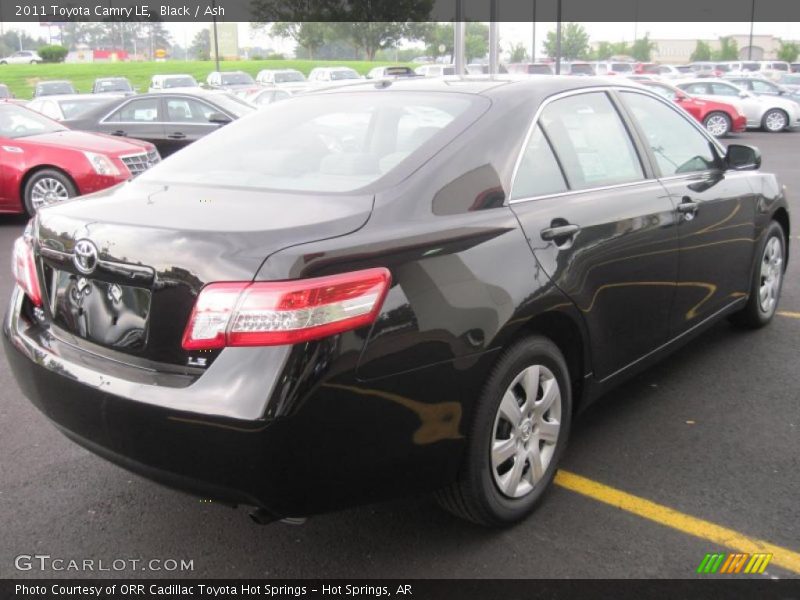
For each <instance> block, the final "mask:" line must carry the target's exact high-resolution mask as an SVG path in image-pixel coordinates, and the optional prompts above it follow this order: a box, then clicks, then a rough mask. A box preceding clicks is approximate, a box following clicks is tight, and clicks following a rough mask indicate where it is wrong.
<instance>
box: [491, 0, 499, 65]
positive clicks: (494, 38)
mask: <svg viewBox="0 0 800 600" xmlns="http://www.w3.org/2000/svg"><path fill="white" fill-rule="evenodd" d="M489 15H490V18H491V21H489V74H490V75H496V74H497V71H498V62H499V61H498V59H499V56H498V47H497V42H498V41H499V38H500V36H499V35H498V34H499V33H500V23H498V22H497V0H491V4H490V7H489Z"/></svg>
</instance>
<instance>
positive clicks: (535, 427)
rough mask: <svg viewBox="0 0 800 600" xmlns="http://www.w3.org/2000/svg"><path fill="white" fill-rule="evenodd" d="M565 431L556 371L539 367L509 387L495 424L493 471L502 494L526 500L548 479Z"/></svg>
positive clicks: (535, 366)
mask: <svg viewBox="0 0 800 600" xmlns="http://www.w3.org/2000/svg"><path fill="white" fill-rule="evenodd" d="M560 429H561V390H560V388H559V386H558V380H556V378H555V375H553V373H552V371H550V369H548V368H547V367H545V366H543V365H533V366H530V367H527V368H526V369H524V370H523V371H522V372H521V373H519V374H518V375H517V376H516V377H515V378H514V379H513V380H512V382H511V385H509V386H508V389H507V390H506V392H505V394H504V395H503V399H502V400H501V402H500V406H499V407H498V409H497V415H496V416H495V420H494V428H493V430H492V431H493V433H492V446H491V456H490V461H491V470H492V475H493V477H494V482H495V484H496V485H497V487H498V489H499V490H500V492H501V493H502V494H503V495H504V496H507V497H509V498H522V497H523V496H525V495H527V494H529V493H530V492H531V491H533V489H534V487H535V486H536V484H537V483H538V482H539V481H540V480H542V479H543V477H544V474H545V472H546V471H547V467H548V465H549V464H550V461H551V460H552V458H553V455H554V453H555V450H556V445H557V443H558V434H559V431H560Z"/></svg>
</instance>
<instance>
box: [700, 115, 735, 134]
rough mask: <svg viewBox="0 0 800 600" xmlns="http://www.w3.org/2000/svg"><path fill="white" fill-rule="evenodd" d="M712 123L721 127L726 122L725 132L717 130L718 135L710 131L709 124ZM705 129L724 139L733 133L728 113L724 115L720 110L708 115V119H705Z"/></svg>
mask: <svg viewBox="0 0 800 600" xmlns="http://www.w3.org/2000/svg"><path fill="white" fill-rule="evenodd" d="M711 122H713V123H718V124H720V125H722V123H723V122H724V123H725V129H724V131H723V130H717V132H716V133H714V132H713V131H711V130H710V129H709V123H711ZM703 127H705V128H706V131H708V132H709V133H710V134H711V135H713V136H714V137H717V138H723V137H725V136H726V135H728V134H729V133H730V132H731V127H732V123H731V118H730V117H729V116H728V115H727V114H726V113H724V112H722V111H719V110H717V111H714V112H710V113H708V114H707V115H706V118H705V119H703ZM715 129H716V128H715Z"/></svg>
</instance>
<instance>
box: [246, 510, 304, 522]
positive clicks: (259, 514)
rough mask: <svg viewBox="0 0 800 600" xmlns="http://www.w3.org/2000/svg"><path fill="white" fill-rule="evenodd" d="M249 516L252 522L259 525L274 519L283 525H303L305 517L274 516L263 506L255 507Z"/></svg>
mask: <svg viewBox="0 0 800 600" xmlns="http://www.w3.org/2000/svg"><path fill="white" fill-rule="evenodd" d="M250 518H251V519H252V520H253V522H254V523H258V524H259V525H269V524H270V523H274V522H275V521H280V522H281V523H283V524H284V525H304V524H305V522H306V519H305V518H304V517H285V518H283V519H281V518H280V517H276V516H275V515H273V514H272V513H271V512H269V511H268V510H267V509H265V508H255V509H253V510H252V511H251V512H250Z"/></svg>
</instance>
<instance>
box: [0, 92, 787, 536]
mask: <svg viewBox="0 0 800 600" xmlns="http://www.w3.org/2000/svg"><path fill="white" fill-rule="evenodd" d="M579 79H580V78H579ZM760 162H761V161H760V156H759V154H758V151H757V150H755V149H754V148H750V147H747V146H741V145H734V144H731V145H730V146H728V147H727V149H726V148H725V147H723V146H722V145H720V144H719V143H718V142H717V141H716V140H714V139H713V138H712V137H710V136H709V135H708V134H707V133H706V132H705V131H704V130H703V128H702V127H700V126H699V125H698V124H697V123H695V122H694V121H693V120H692V119H691V117H689V116H688V115H687V114H686V113H684V112H683V111H681V110H680V109H678V108H676V107H674V106H673V105H672V104H671V103H670V102H669V101H667V100H665V99H663V98H661V97H660V96H657V95H655V94H653V93H651V92H650V91H648V90H646V89H643V88H641V87H636V88H634V87H632V86H626V85H625V84H622V83H619V82H607V81H604V80H600V79H592V78H584V79H580V80H577V79H569V78H567V79H564V78H540V79H537V80H536V81H518V82H511V81H498V80H482V81H468V80H457V81H432V80H426V81H409V82H396V83H387V82H379V83H378V84H356V85H355V86H351V87H345V88H339V89H338V90H329V91H327V92H322V93H317V94H311V95H307V96H304V97H297V98H295V99H293V100H290V101H287V102H280V103H277V104H274V105H272V106H270V107H268V108H266V109H264V110H263V111H260V112H259V113H258V114H254V115H252V116H248V117H245V118H243V119H241V120H240V121H237V122H236V123H233V124H231V125H229V126H228V127H225V128H224V129H223V130H221V131H219V132H217V133H215V134H214V135H211V136H209V137H208V138H206V139H203V140H201V141H199V142H198V143H196V144H194V145H192V146H190V147H189V148H187V149H186V150H184V151H182V152H180V153H179V154H176V155H175V156H173V157H170V158H169V159H168V160H166V161H164V162H163V163H161V164H160V165H157V166H155V167H154V168H152V169H151V170H150V171H148V172H146V173H145V174H143V175H142V176H140V177H139V178H137V179H136V180H134V181H131V182H130V183H127V184H125V185H123V186H121V187H118V188H115V189H114V190H113V191H110V192H103V193H100V194H96V195H94V196H90V197H87V198H85V199H78V200H75V201H69V202H66V203H64V204H62V205H58V206H53V207H48V208H45V209H43V210H41V211H40V212H39V214H38V216H37V217H36V218H35V219H34V220H33V221H32V223H31V225H30V227H29V229H28V230H27V231H26V233H25V235H24V236H23V237H21V238H20V239H19V240H17V242H16V245H15V248H14V272H15V277H16V281H17V285H16V288H15V291H14V293H13V297H12V299H11V306H10V309H9V311H8V315H7V317H6V319H5V320H4V327H3V329H4V334H5V335H4V336H3V338H4V340H5V342H6V345H7V351H6V353H7V355H8V358H9V360H10V362H11V365H12V367H13V371H14V373H15V375H16V378H17V380H18V381H19V384H20V386H21V387H22V389H23V390H24V392H25V394H26V395H27V396H28V397H29V398H30V399H31V401H32V402H33V403H34V404H35V405H36V406H37V407H39V408H40V409H41V411H42V412H43V413H44V414H45V415H46V416H47V417H49V418H50V419H51V420H52V422H53V423H54V424H55V425H56V426H57V427H58V428H59V429H60V430H61V431H62V432H64V433H65V434H66V435H67V436H69V437H70V438H72V439H73V440H75V441H76V442H78V443H79V444H82V445H83V446H86V447H87V448H89V449H90V450H92V451H94V452H96V453H97V454H99V455H101V456H104V457H106V458H107V459H109V460H111V461H114V462H116V463H118V464H120V465H122V466H124V467H126V468H128V469H131V470H133V471H135V472H138V473H141V474H143V475H145V476H147V477H151V478H152V479H155V480H157V481H160V482H163V483H166V484H168V485H171V486H174V487H177V488H180V489H183V490H187V491H190V492H192V493H194V494H197V495H200V496H203V497H205V498H212V499H216V500H218V501H221V502H227V503H232V504H242V505H249V506H254V507H257V510H256V513H255V514H256V515H258V519H259V520H261V521H266V520H268V519H270V518H281V517H299V516H304V515H308V514H312V513H318V512H323V511H326V510H332V509H335V508H339V507H345V506H349V505H354V504H356V503H362V502H368V501H374V500H378V499H382V498H387V497H391V496H396V495H399V494H405V493H409V492H412V491H415V492H416V491H426V490H430V491H436V492H437V494H438V497H439V498H440V500H441V502H442V504H443V505H444V506H445V507H446V508H448V509H449V510H451V511H453V512H455V513H456V514H458V515H461V516H463V517H465V518H467V519H471V520H473V521H477V522H480V523H485V524H492V525H501V524H505V523H510V522H513V521H516V520H518V519H520V518H522V517H524V516H525V515H526V514H528V513H529V512H530V511H531V510H532V509H533V507H534V506H535V505H536V503H537V501H538V500H539V499H540V497H541V496H542V493H543V492H544V490H545V489H546V488H547V486H548V485H549V484H550V482H551V481H552V479H553V475H554V473H555V471H556V468H557V466H558V462H559V458H560V456H561V455H562V453H563V450H564V447H565V445H566V443H567V438H568V435H569V430H570V422H571V420H572V417H573V415H574V414H575V412H576V410H578V409H580V408H582V407H585V406H586V405H587V404H588V403H589V402H591V401H592V400H593V399H595V398H597V397H598V396H599V395H601V394H602V393H604V392H605V391H607V390H609V389H610V388H611V386H613V385H614V384H616V383H618V382H619V381H621V380H622V379H624V378H625V377H627V376H629V375H630V374H631V373H633V372H635V371H637V370H639V369H641V368H643V367H645V366H646V365H648V364H651V363H652V361H653V360H655V359H657V358H658V357H660V356H663V355H664V354H665V353H666V352H668V351H670V350H672V349H674V348H676V347H677V346H679V345H680V344H682V343H684V342H686V341H687V340H688V339H690V338H691V337H692V336H694V335H696V334H697V333H699V332H700V331H702V330H703V329H704V328H706V327H707V326H709V325H710V324H712V323H714V322H715V321H717V320H719V319H721V318H724V317H730V318H731V319H732V320H734V321H736V322H738V323H740V324H744V325H747V326H753V327H757V326H761V325H765V324H767V323H768V322H769V321H770V320H771V319H772V317H773V315H774V314H775V310H776V306H777V303H778V300H779V296H780V292H781V282H782V278H783V276H784V272H785V268H786V257H787V256H788V244H789V239H790V237H789V213H788V210H787V204H786V200H785V198H784V193H783V190H782V187H781V186H780V185H779V184H778V182H777V181H776V179H775V177H774V176H773V175H771V174H768V173H763V172H760V171H759V167H760Z"/></svg>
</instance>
